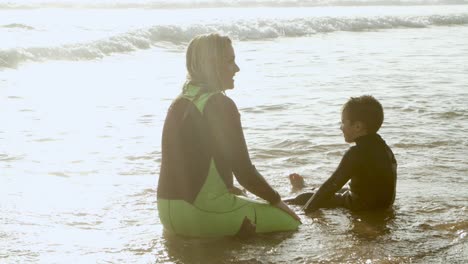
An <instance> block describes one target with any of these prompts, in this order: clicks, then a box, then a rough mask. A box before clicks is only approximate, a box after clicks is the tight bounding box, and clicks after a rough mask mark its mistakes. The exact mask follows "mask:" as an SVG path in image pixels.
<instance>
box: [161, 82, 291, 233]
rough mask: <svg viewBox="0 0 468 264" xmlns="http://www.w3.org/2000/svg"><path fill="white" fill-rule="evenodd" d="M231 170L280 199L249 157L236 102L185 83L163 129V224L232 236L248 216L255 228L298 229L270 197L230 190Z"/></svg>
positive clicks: (172, 229)
mask: <svg viewBox="0 0 468 264" xmlns="http://www.w3.org/2000/svg"><path fill="white" fill-rule="evenodd" d="M233 174H234V175H235V176H236V178H237V180H238V181H239V183H240V184H241V185H243V186H244V187H246V188H247V190H249V191H250V192H252V193H254V194H256V195H258V196H260V197H261V198H263V199H265V200H267V201H268V202H269V203H270V204H273V203H276V202H278V201H279V200H280V197H279V195H278V193H277V192H276V191H274V190H273V189H272V188H271V187H270V185H268V183H267V182H266V181H265V180H264V178H263V177H262V176H261V175H260V174H259V173H258V172H257V170H256V169H255V167H254V166H253V165H252V163H251V161H250V158H249V156H248V151H247V147H246V144H245V139H244V135H243V132H242V127H241V124H240V115H239V113H238V110H237V107H236V106H235V104H234V102H233V101H232V100H231V99H230V98H228V97H227V96H225V95H224V94H222V93H219V92H218V93H208V92H203V90H202V89H201V88H199V87H197V86H193V85H187V86H185V87H184V92H183V94H182V95H181V96H179V97H178V98H177V99H176V100H175V101H174V102H173V103H172V105H171V107H170V109H169V111H168V114H167V117H166V121H165V124H164V129H163V138H162V162H161V172H160V177H159V183H158V210H159V217H160V219H161V222H162V224H163V225H164V228H165V229H166V230H168V231H170V232H172V233H175V234H179V235H184V236H190V237H219V236H232V235H235V234H237V233H238V232H239V230H240V228H241V226H242V223H243V222H244V220H245V219H246V218H247V219H248V220H250V222H251V223H253V224H255V231H256V232H257V233H266V232H275V231H291V230H296V229H297V227H298V226H299V224H300V223H299V222H298V221H297V220H295V219H293V218H292V217H291V216H290V215H288V214H287V213H285V212H283V211H282V210H280V209H278V208H276V207H274V206H272V205H270V204H269V203H267V202H261V201H255V200H252V199H248V198H246V197H242V196H237V195H234V194H232V193H230V192H229V188H231V187H233Z"/></svg>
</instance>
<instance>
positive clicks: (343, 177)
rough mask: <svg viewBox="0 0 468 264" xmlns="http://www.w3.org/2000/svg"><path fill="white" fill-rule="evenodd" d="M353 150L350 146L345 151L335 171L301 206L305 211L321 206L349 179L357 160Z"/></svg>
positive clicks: (311, 210) (308, 211)
mask: <svg viewBox="0 0 468 264" xmlns="http://www.w3.org/2000/svg"><path fill="white" fill-rule="evenodd" d="M355 152H356V149H354V148H350V149H349V150H348V151H347V152H346V153H345V155H344V156H343V158H342V159H341V162H340V164H339V165H338V168H336V170H335V172H334V173H333V174H332V175H331V176H330V178H328V179H327V180H326V181H325V182H324V183H323V184H322V186H320V188H319V189H318V190H317V192H316V193H315V194H314V195H313V196H312V197H311V198H310V199H309V201H307V203H306V204H305V206H304V207H303V209H304V211H305V212H306V213H310V212H313V211H315V210H317V209H318V208H320V207H322V206H323V204H324V203H325V202H326V201H327V200H328V199H330V198H331V197H332V196H333V195H334V194H335V193H336V192H337V191H338V190H340V189H341V188H342V187H343V186H344V185H345V184H346V182H348V181H349V179H351V175H352V167H353V166H354V165H356V162H357V155H356V153H355Z"/></svg>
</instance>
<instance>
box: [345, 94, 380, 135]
mask: <svg viewBox="0 0 468 264" xmlns="http://www.w3.org/2000/svg"><path fill="white" fill-rule="evenodd" d="M383 119H384V113H383V108H382V105H381V104H380V103H379V101H377V99H375V98H374V97H372V96H370V95H363V96H359V97H351V98H350V99H349V100H348V101H347V102H346V103H345V104H344V105H343V111H342V113H341V130H342V131H343V136H344V138H345V141H346V142H348V143H351V142H354V141H355V140H356V138H358V137H360V136H364V135H367V134H373V133H377V131H378V130H379V128H380V126H381V125H382V122H383Z"/></svg>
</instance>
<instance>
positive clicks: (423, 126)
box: [0, 0, 468, 263]
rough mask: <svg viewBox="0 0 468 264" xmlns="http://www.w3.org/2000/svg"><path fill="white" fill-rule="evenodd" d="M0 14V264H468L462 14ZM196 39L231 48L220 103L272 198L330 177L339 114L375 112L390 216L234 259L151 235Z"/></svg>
mask: <svg viewBox="0 0 468 264" xmlns="http://www.w3.org/2000/svg"><path fill="white" fill-rule="evenodd" d="M44 2H45V1H44ZM50 2H51V1H49V2H48V3H50ZM58 2H59V1H55V3H58ZM60 2H61V3H64V1H60ZM74 2H75V3H80V4H83V3H85V2H84V1H74ZM143 2H144V3H143ZM180 2H181V3H182V1H180ZM250 2H253V3H254V4H255V3H260V2H261V1H256V2H255V1H250ZM266 2H268V3H269V4H270V5H273V4H280V2H281V1H279V0H278V1H273V0H272V1H266ZM283 2H284V1H283ZM4 3H5V1H0V37H1V39H2V43H0V59H1V60H2V61H5V62H2V61H0V64H1V66H0V123H1V124H2V126H1V128H0V146H1V147H0V210H1V211H2V216H1V217H0V224H1V227H2V228H1V230H0V262H6V263H25V262H33V263H34V262H40V263H63V262H80V263H88V262H91V263H93V262H111V263H133V262H145V263H146V262H148V263H187V262H195V263H196V262H199V263H221V262H222V263H239V262H242V261H244V262H245V263H260V262H271V263H282V262H290V263H314V262H331V263H438V262H447V263H463V262H464V261H465V260H466V259H468V256H467V253H466V252H468V251H467V250H466V245H467V243H466V233H467V229H468V219H467V217H466V216H467V213H468V212H467V207H466V202H467V201H468V197H467V193H466V191H465V189H466V187H468V182H467V178H466V174H467V173H468V167H467V164H466V162H465V160H466V156H467V154H468V153H467V149H468V140H467V139H466V133H467V132H468V123H467V122H466V117H467V116H468V108H467V106H466V101H467V100H468V93H467V91H466V82H465V81H466V80H467V78H468V75H467V73H468V66H467V64H466V61H467V60H468V49H467V47H468V42H467V39H466V38H465V36H466V35H468V27H466V24H468V8H467V6H466V5H462V6H437V7H435V6H417V7H412V6H390V7H382V6H363V7H343V6H341V7H316V8H314V7H304V8H297V7H295V8H294V7H293V8H288V9H278V8H271V7H265V6H263V7H260V8H249V7H247V6H245V2H244V6H242V5H241V6H240V7H239V8H227V7H223V8H210V9H178V8H170V9H158V8H155V7H154V5H157V4H161V3H162V1H142V2H139V3H138V4H141V5H143V4H145V5H152V8H134V9H125V8H109V9H106V8H103V7H102V6H101V9H99V8H96V9H85V8H83V9H73V8H71V7H67V8H61V9H52V8H33V9H22V8H3V7H4V6H2V5H3V4H4ZM16 3H18V4H37V3H38V2H35V1H22V2H21V1H17V2H16ZM70 3H71V1H70ZM94 3H96V2H95V1H87V2H86V4H94ZM97 3H98V4H103V5H104V4H105V5H107V4H108V5H114V4H119V3H120V4H128V2H125V1H119V2H118V3H116V2H114V1H99V2H97ZM171 3H173V4H174V2H171ZM285 10H286V11H287V12H286V11H285ZM84 17H86V18H87V19H84ZM46 18H48V19H46ZM57 21H60V23H57ZM212 30H219V31H222V32H225V33H227V34H230V35H231V36H232V37H233V39H234V42H233V43H234V47H235V49H236V60H237V62H238V64H239V66H240V68H241V71H240V72H239V73H238V74H237V75H236V88H235V89H234V90H232V91H228V92H227V95H228V96H230V97H231V98H232V99H233V100H234V101H235V102H236V103H237V105H238V107H239V110H240V113H241V118H242V122H243V127H244V133H245V136H246V139H247V143H248V146H249V150H250V153H251V157H252V160H253V162H254V164H255V165H256V166H257V168H258V169H259V171H261V172H262V174H264V176H265V178H266V179H267V180H268V181H269V182H270V183H271V184H272V186H273V187H274V188H275V189H277V190H278V192H279V193H280V194H281V195H282V196H283V197H288V196H292V195H295V194H296V193H295V192H294V191H292V190H291V188H290V187H289V182H288V179H287V178H286V177H285V176H286V175H287V174H289V173H291V172H299V173H301V174H303V175H304V176H305V178H306V182H307V184H308V187H316V186H318V185H319V184H320V183H321V182H323V181H324V180H325V179H326V178H327V177H328V176H329V175H330V173H332V171H333V170H334V169H335V167H336V166H337V164H338V162H339V161H340V158H341V156H342V154H343V153H344V152H345V151H346V149H347V148H348V147H349V146H348V145H347V144H346V143H344V141H343V138H342V135H341V132H340V130H339V122H340V108H341V105H342V104H343V103H344V102H345V101H346V100H347V98H349V97H350V96H358V95H362V94H373V95H374V96H376V97H377V98H378V99H379V100H380V101H381V102H382V104H383V105H384V108H385V113H386V117H385V122H384V125H383V127H382V129H381V131H380V132H381V134H382V136H383V137H384V139H385V140H386V141H387V143H388V144H389V145H390V146H391V147H392V149H393V150H394V152H395V153H396V157H397V160H398V162H399V180H398V186H397V188H398V189H397V200H396V203H395V207H394V210H392V211H390V212H385V213H381V214H358V213H351V212H347V211H345V210H321V211H319V212H317V213H316V214H313V215H310V216H305V215H301V217H302V218H303V222H304V224H303V225H302V226H301V228H300V230H299V232H295V233H291V234H275V235H266V236H259V237H256V238H254V239H252V240H248V241H242V240H236V239H221V240H214V241H213V240H200V239H185V238H179V237H172V236H170V235H168V234H163V229H162V226H161V224H160V222H159V218H158V215H157V210H156V191H155V190H156V183H157V180H158V172H159V166H160V160H161V153H160V151H161V131H162V125H163V122H164V118H165V114H166V112H167V109H168V107H169V105H170V103H171V102H172V100H173V99H174V98H175V97H176V96H177V95H178V94H179V93H180V91H181V87H182V83H183V82H184V79H185V64H184V59H185V57H184V50H185V46H186V44H187V41H188V40H189V39H190V38H191V37H192V36H194V35H196V34H198V33H204V32H209V31H212ZM294 209H295V210H296V211H298V212H299V211H300V210H299V208H294Z"/></svg>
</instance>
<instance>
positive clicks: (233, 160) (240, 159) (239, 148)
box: [207, 96, 281, 204]
mask: <svg viewBox="0 0 468 264" xmlns="http://www.w3.org/2000/svg"><path fill="white" fill-rule="evenodd" d="M213 103H214V104H217V105H218V107H217V108H219V107H220V108H222V111H219V112H218V113H216V114H215V115H213V116H211V117H210V119H213V118H215V119H217V120H216V121H215V124H217V125H216V127H215V128H214V129H216V130H218V131H217V132H216V133H215V134H216V135H218V136H217V137H221V138H222V139H221V140H220V139H218V141H221V143H218V144H221V145H222V149H223V152H225V153H224V155H223V156H224V157H226V158H227V159H229V163H230V164H231V166H232V171H233V172H234V175H235V177H236V179H237V181H238V182H239V183H240V184H241V185H242V186H244V187H245V188H246V189H247V190H248V191H249V192H251V193H253V194H255V195H257V196H259V197H260V198H262V199H265V200H267V201H268V202H270V203H271V204H275V203H277V202H278V201H280V199H281V197H280V195H279V194H278V192H276V191H275V190H274V189H273V188H272V187H271V186H270V185H269V184H268V183H267V181H266V180H265V179H264V178H263V176H262V175H261V174H260V173H259V172H258V171H257V169H256V168H255V166H254V165H252V161H251V160H250V157H249V152H248V149H247V144H246V142H245V138H244V132H243V130H242V124H241V120H240V114H239V111H238V109H237V106H236V105H235V103H234V102H233V101H232V100H231V99H230V98H229V97H227V96H222V97H221V96H216V98H213ZM209 112H212V111H207V113H209ZM213 121H214V120H211V122H213Z"/></svg>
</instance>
